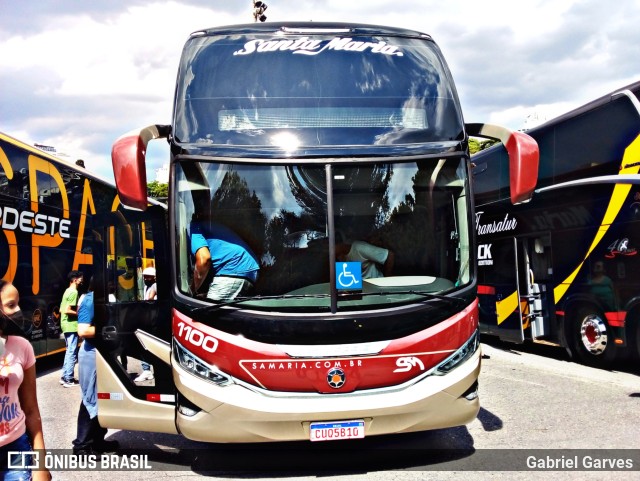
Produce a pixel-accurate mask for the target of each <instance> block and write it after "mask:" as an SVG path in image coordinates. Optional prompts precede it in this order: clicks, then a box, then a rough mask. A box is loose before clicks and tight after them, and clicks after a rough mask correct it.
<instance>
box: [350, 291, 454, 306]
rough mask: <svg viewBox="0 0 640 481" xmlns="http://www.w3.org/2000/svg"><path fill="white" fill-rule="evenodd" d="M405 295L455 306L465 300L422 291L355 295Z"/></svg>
mask: <svg viewBox="0 0 640 481" xmlns="http://www.w3.org/2000/svg"><path fill="white" fill-rule="evenodd" d="M397 294H400V295H406V294H411V295H414V296H421V297H424V298H425V300H432V299H438V300H440V301H448V302H451V303H456V304H466V303H467V300H466V299H463V298H462V297H456V296H445V295H443V294H433V293H432V292H424V291H414V290H406V291H381V292H366V293H362V294H356V295H359V296H362V297H365V296H393V295H397Z"/></svg>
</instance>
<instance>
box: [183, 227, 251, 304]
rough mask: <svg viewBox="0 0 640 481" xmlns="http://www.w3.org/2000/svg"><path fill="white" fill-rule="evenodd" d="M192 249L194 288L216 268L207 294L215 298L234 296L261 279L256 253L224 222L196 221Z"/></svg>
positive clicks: (229, 298)
mask: <svg viewBox="0 0 640 481" xmlns="http://www.w3.org/2000/svg"><path fill="white" fill-rule="evenodd" d="M191 253H192V254H193V255H194V257H195V268H194V272H193V287H194V292H197V291H198V290H199V289H200V286H202V283H203V282H204V280H205V278H206V277H207V274H208V273H209V271H210V270H213V276H214V277H213V281H212V282H211V284H210V286H209V290H208V292H207V297H208V298H210V299H213V300H215V301H226V300H231V299H234V298H235V297H236V296H238V295H239V294H240V293H242V292H243V291H246V290H248V289H249V288H251V287H252V286H253V284H255V282H256V280H257V279H258V271H259V270H260V265H259V264H258V260H257V259H256V256H255V254H254V253H253V252H252V251H251V249H250V248H249V246H248V245H247V244H246V243H245V242H244V241H243V240H242V239H241V238H240V237H239V236H238V235H237V234H236V233H235V232H233V231H232V230H231V229H229V228H227V227H225V226H223V225H220V224H215V223H212V224H210V225H206V224H204V225H203V224H202V223H193V224H192V225H191Z"/></svg>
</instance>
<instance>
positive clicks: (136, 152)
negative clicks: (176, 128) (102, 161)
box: [111, 125, 171, 210]
mask: <svg viewBox="0 0 640 481" xmlns="http://www.w3.org/2000/svg"><path fill="white" fill-rule="evenodd" d="M170 133H171V126H170V125H150V126H148V127H145V128H143V129H140V130H132V131H131V132H128V133H126V134H124V135H123V136H122V137H120V138H119V139H118V140H116V141H115V142H114V144H113V147H112V148H111V162H112V163H113V175H114V178H115V181H116V189H117V191H118V197H120V202H121V203H122V204H123V205H124V206H126V207H129V208H132V209H137V210H146V208H147V170H146V165H145V160H146V155H147V144H148V143H149V141H150V140H153V139H160V138H167V137H168V136H169V134H170Z"/></svg>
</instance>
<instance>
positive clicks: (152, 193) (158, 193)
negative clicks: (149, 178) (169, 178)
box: [147, 180, 169, 200]
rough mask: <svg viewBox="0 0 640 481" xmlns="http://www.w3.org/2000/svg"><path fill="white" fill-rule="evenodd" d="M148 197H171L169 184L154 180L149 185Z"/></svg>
mask: <svg viewBox="0 0 640 481" xmlns="http://www.w3.org/2000/svg"><path fill="white" fill-rule="evenodd" d="M147 195H148V196H149V197H152V198H154V199H163V200H164V199H166V198H167V197H169V184H163V183H160V182H158V181H157V180H154V181H153V182H149V183H148V184H147Z"/></svg>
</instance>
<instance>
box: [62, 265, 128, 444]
mask: <svg viewBox="0 0 640 481" xmlns="http://www.w3.org/2000/svg"><path fill="white" fill-rule="evenodd" d="M94 312H95V311H94V303H93V278H91V279H90V280H89V292H87V294H86V295H85V297H84V300H83V302H82V304H81V305H80V308H79V309H78V335H79V336H80V337H81V338H82V339H83V342H82V347H80V350H79V354H78V375H79V377H80V388H81V390H82V399H81V400H80V409H79V410H78V428H77V435H76V439H74V440H73V453H74V454H77V455H88V454H95V453H105V452H113V451H115V450H117V449H118V446H119V443H118V442H117V441H105V439H104V437H105V435H106V434H107V430H106V429H105V428H103V427H102V426H100V424H99V422H98V394H97V373H96V348H95V346H94V344H93V338H95V337H96V327H95V325H94V324H93V316H94Z"/></svg>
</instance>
